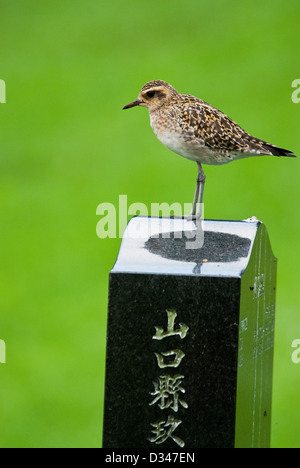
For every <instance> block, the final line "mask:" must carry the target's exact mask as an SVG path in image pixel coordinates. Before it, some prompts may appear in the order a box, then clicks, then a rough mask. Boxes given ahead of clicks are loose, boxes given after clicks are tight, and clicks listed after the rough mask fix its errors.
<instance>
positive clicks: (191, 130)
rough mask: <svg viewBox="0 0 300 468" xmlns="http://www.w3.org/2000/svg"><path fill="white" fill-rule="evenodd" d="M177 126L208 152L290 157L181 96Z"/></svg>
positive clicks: (208, 107)
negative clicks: (206, 148) (181, 101)
mask: <svg viewBox="0 0 300 468" xmlns="http://www.w3.org/2000/svg"><path fill="white" fill-rule="evenodd" d="M181 96H182V97H184V98H185V103H184V104H181V106H180V108H179V115H178V118H179V124H180V126H181V128H182V130H183V131H184V132H185V133H186V134H190V136H191V138H196V139H197V140H199V142H202V143H203V144H205V145H206V146H207V147H208V148H210V149H212V150H216V151H220V152H224V153H226V152H227V151H229V152H230V153H231V154H232V153H236V154H238V153H239V154H241V153H244V154H245V155H246V154H249V155H250V154H252V155H259V154H262V155H266V154H267V155H275V156H294V155H293V154H292V152H291V151H288V150H284V149H282V148H279V147H277V146H274V145H271V144H270V143H267V142H265V141H263V140H260V139H258V138H256V137H253V136H251V135H249V134H248V133H247V132H246V131H245V130H243V129H242V128H241V127H240V126H239V125H237V124H236V123H235V122H234V121H233V120H231V119H230V118H229V117H228V116H227V115H226V114H224V113H223V112H221V111H219V110H218V109H216V108H214V107H213V106H211V105H209V104H207V103H206V102H205V101H202V100H200V99H198V98H196V97H194V96H189V95H181Z"/></svg>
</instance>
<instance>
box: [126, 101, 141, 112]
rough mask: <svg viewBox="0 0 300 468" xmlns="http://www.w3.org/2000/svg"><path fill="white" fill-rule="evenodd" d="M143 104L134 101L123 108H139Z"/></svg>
mask: <svg viewBox="0 0 300 468" xmlns="http://www.w3.org/2000/svg"><path fill="white" fill-rule="evenodd" d="M140 103H141V101H140V100H139V99H137V100H136V101H133V102H130V103H129V104H127V105H126V106H124V107H123V110H124V109H130V108H131V107H135V106H139V105H140Z"/></svg>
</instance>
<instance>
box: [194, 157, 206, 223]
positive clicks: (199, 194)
mask: <svg viewBox="0 0 300 468" xmlns="http://www.w3.org/2000/svg"><path fill="white" fill-rule="evenodd" d="M197 166H198V177H197V185H196V192H195V196H194V201H193V208H192V212H191V215H190V216H191V217H192V218H196V219H199V218H201V214H202V209H201V204H202V202H203V193H204V184H205V179H206V177H205V174H204V171H203V169H202V166H201V164H200V163H197ZM198 203H199V211H198V212H197V207H198Z"/></svg>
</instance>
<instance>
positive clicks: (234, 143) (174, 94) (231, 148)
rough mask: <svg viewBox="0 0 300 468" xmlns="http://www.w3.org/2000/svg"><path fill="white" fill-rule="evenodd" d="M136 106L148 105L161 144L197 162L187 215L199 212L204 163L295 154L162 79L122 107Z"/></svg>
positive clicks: (197, 215)
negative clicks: (256, 135) (260, 136)
mask: <svg viewBox="0 0 300 468" xmlns="http://www.w3.org/2000/svg"><path fill="white" fill-rule="evenodd" d="M136 106H140V107H146V108H147V109H148V111H149V114H150V124H151V127H152V129H153V131H154V133H155V135H156V137H157V138H158V139H159V140H160V141H161V143H163V145H165V146H166V147H167V148H168V149H170V150H171V151H173V152H174V153H176V154H179V155H180V156H183V157H184V158H187V159H190V160H192V161H195V162H196V163H197V166H198V175H197V183H196V191H195V196H194V200H193V205H192V212H191V215H190V218H189V219H195V218H196V219H197V218H198V217H200V216H201V206H202V203H203V193H204V185H205V180H206V177H205V173H204V170H203V168H202V165H203V164H208V165H223V164H227V163H229V162H231V161H235V160H238V159H243V158H249V157H253V156H265V155H269V156H286V157H296V155H295V154H294V153H293V152H292V151H289V150H286V149H283V148H280V147H278V146H275V145H273V144H271V143H267V142H266V141H264V140H261V139H259V138H256V137H254V136H252V135H250V134H249V133H247V132H246V131H245V130H243V128H242V127H240V126H239V125H238V124H237V123H235V122H234V121H233V120H232V119H231V118H230V117H228V116H227V115H226V114H224V113H223V112H222V111H220V110H218V109H217V108H215V107H213V106H212V105H210V104H208V103H207V102H205V101H203V100H201V99H199V98H197V97H195V96H192V95H189V94H181V93H179V92H178V91H177V90H176V89H175V88H173V86H171V85H170V84H169V83H167V82H166V81H163V80H153V81H149V82H148V83H146V84H144V86H143V87H142V89H141V91H140V93H139V95H138V98H137V99H136V100H135V101H133V102H130V103H129V104H127V105H126V106H124V107H123V110H125V109H130V108H132V107H136ZM199 207H200V208H199Z"/></svg>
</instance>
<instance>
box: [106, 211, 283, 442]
mask: <svg viewBox="0 0 300 468" xmlns="http://www.w3.org/2000/svg"><path fill="white" fill-rule="evenodd" d="M203 235H204V238H203ZM193 239H194V240H193ZM193 242H195V245H193ZM276 266H277V262H276V258H275V257H274V255H273V253H272V250H271V246H270V242H269V238H268V234H267V230H266V228H265V226H264V225H263V224H262V223H260V222H246V221H214V220H205V221H199V222H197V223H195V222H193V221H187V220H178V219H173V220H170V219H166V218H143V217H136V218H133V219H132V220H131V221H130V222H129V224H128V226H127V230H126V231H125V234H124V238H123V241H122V245H121V248H120V252H119V256H118V259H117V261H116V264H115V266H114V267H113V269H112V271H111V273H110V277H109V310H108V334H107V356H106V383H105V409H104V431H103V447H104V448H148V449H151V450H159V449H165V448H172V449H176V450H181V449H183V450H186V449H189V448H234V447H236V448H238V447H243V448H251V447H253V448H256V447H261V448H263V447H264V448H268V447H269V446H270V425H271V395H272V367H273V346H274V319H275V289H276Z"/></svg>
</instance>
